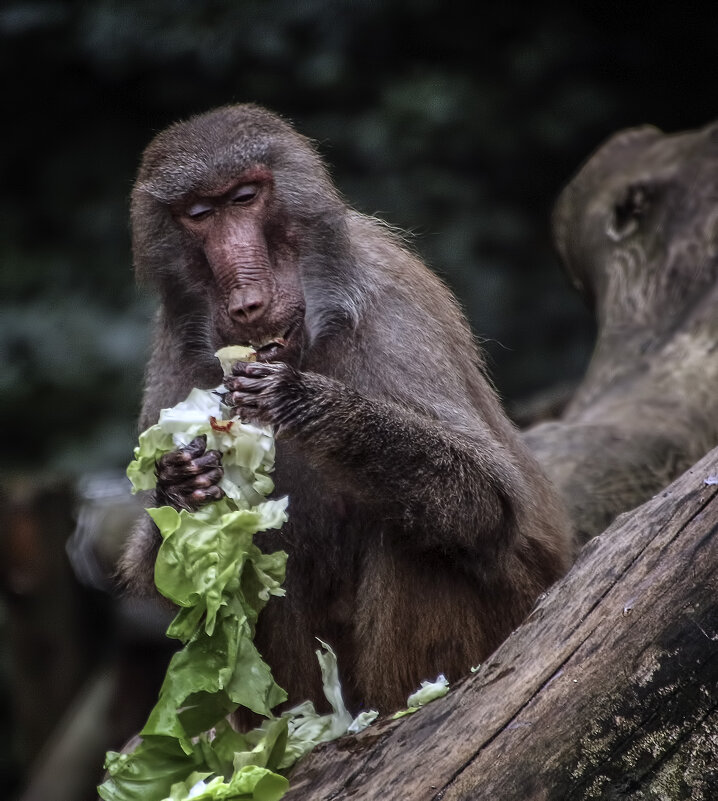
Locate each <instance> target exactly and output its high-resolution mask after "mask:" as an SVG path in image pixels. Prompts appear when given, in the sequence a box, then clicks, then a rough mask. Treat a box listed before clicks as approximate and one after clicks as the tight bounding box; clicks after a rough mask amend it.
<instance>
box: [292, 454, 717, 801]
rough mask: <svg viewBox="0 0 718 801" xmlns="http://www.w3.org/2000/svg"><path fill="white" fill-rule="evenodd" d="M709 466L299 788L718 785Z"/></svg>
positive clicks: (558, 799)
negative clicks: (472, 658)
mask: <svg viewBox="0 0 718 801" xmlns="http://www.w3.org/2000/svg"><path fill="white" fill-rule="evenodd" d="M711 476H712V477H716V476H718V449H715V450H713V451H712V452H711V453H709V454H708V455H707V456H706V457H705V458H704V459H703V460H702V461H701V462H699V463H698V464H697V465H695V466H694V467H693V468H691V469H689V470H688V471H687V472H686V473H685V474H684V475H683V476H681V477H680V478H679V479H678V480H676V481H675V482H674V483H673V484H672V485H671V486H670V487H668V488H667V489H665V490H663V491H662V492H660V493H659V494H658V495H657V496H655V497H654V498H652V499H651V500H650V501H648V502H647V503H645V504H644V505H643V506H641V507H640V508H638V509H637V510H635V511H634V512H632V513H630V514H627V515H622V516H621V517H620V518H619V519H617V520H616V521H615V523H614V524H613V525H612V526H611V527H610V528H609V529H608V530H607V531H606V532H605V533H604V534H602V535H600V536H598V537H596V538H595V539H593V540H592V541H591V542H590V543H589V544H588V545H587V546H586V547H585V548H584V550H583V551H582V553H581V555H580V557H579V559H578V561H577V563H576V565H575V567H574V568H573V570H572V571H571V572H570V573H569V575H568V576H566V578H565V579H563V580H562V581H561V582H559V583H558V584H557V585H555V586H554V587H553V588H552V589H551V590H550V591H549V593H547V594H546V596H544V597H543V598H542V599H541V600H540V601H539V603H538V604H537V605H536V607H535V609H534V611H533V612H532V614H531V615H530V617H529V619H528V620H527V622H526V623H525V624H524V625H522V626H521V627H520V628H519V629H517V630H516V631H515V632H514V634H513V635H512V636H511V637H510V638H509V639H508V640H507V641H506V642H505V643H504V645H502V646H501V647H500V648H499V649H498V650H497V651H496V652H495V653H494V654H493V655H492V656H491V657H490V658H489V660H488V661H487V662H486V663H484V664H483V665H482V666H481V668H480V670H479V671H478V672H477V673H476V674H475V675H473V676H472V677H470V678H467V679H465V680H464V681H463V682H462V683H460V684H459V685H457V686H455V687H454V688H453V689H452V691H451V692H450V693H449V695H448V696H446V697H445V698H443V699H441V700H438V701H435V702H433V703H432V704H430V705H429V706H428V707H426V708H425V709H422V710H420V711H419V712H417V713H416V714H415V715H413V716H411V717H409V718H404V719H402V720H399V721H388V720H385V721H380V722H379V723H377V724H374V725H373V726H371V727H370V728H369V729H367V730H366V731H365V732H363V733H362V734H361V735H358V736H356V737H347V738H343V739H341V740H339V741H338V742H336V743H333V744H330V745H328V746H325V747H323V748H321V749H318V750H317V751H315V752H314V753H313V754H312V755H310V756H309V757H308V758H307V759H305V760H304V761H303V762H302V763H301V764H300V765H299V766H298V767H297V768H296V769H295V771H294V774H293V776H291V777H290V778H291V783H292V789H291V790H290V792H289V794H288V795H287V796H286V799H287V801H290V799H300V798H301V799H313V800H315V801H323V800H326V801H329V799H332V801H339V799H350V798H351V799H352V800H353V801H359V799H378V798H385V799H412V801H423V800H424V799H426V801H428V800H429V799H433V800H434V801H438V799H442V801H458V800H459V799H492V801H494V800H495V801H503V800H504V799H507V800H512V799H517V800H518V799H520V800H521V801H569V800H570V799H602V800H608V799H618V798H630V799H635V801H649V800H650V801H658V800H659V799H660V801H664V800H668V799H670V800H671V801H673V799H676V800H677V799H680V800H681V801H685V800H686V799H691V800H692V801H695V800H696V799H714V798H716V797H718V570H717V568H718V486H717V485H716V484H713V483H711V482H710V481H708V482H707V480H708V479H710V477H711ZM717 480H718V479H717Z"/></svg>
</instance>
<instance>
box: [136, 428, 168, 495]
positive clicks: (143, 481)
mask: <svg viewBox="0 0 718 801" xmlns="http://www.w3.org/2000/svg"><path fill="white" fill-rule="evenodd" d="M174 447H175V446H174V442H173V441H172V435H171V434H169V433H168V432H167V431H164V430H163V429H161V428H160V427H159V426H152V427H151V428H148V429H147V431H144V432H143V433H142V434H140V438H139V442H138V445H137V447H136V448H135V458H134V460H133V461H132V462H130V464H129V465H128V467H127V478H129V479H130V481H131V483H132V492H138V491H139V490H149V489H154V487H155V486H156V485H157V476H156V475H155V464H156V462H157V460H158V459H159V458H160V456H162V455H163V454H165V453H168V452H169V451H171V450H174Z"/></svg>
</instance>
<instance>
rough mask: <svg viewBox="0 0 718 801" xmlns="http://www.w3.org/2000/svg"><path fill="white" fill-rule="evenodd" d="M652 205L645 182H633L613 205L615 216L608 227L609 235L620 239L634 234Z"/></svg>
mask: <svg viewBox="0 0 718 801" xmlns="http://www.w3.org/2000/svg"><path fill="white" fill-rule="evenodd" d="M649 205H650V196H649V191H648V188H647V187H646V186H644V185H643V184H631V185H629V186H627V187H626V189H625V190H624V192H623V195H622V196H621V197H620V198H619V200H617V201H616V203H615V204H614V206H613V216H612V219H611V222H610V225H609V228H608V235H609V236H610V237H611V239H613V240H614V241H616V242H617V241H619V240H620V239H623V238H624V237H626V236H629V235H630V234H632V233H633V232H634V231H635V230H636V229H637V228H638V223H639V221H640V220H641V219H642V218H643V217H644V216H645V214H646V212H647V211H648V207H649Z"/></svg>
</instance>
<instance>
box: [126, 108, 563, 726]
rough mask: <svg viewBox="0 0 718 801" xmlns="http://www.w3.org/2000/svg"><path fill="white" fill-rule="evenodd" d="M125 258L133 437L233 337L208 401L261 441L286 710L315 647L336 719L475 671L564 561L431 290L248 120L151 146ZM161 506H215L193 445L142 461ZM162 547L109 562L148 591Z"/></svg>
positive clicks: (153, 544) (516, 447)
mask: <svg viewBox="0 0 718 801" xmlns="http://www.w3.org/2000/svg"><path fill="white" fill-rule="evenodd" d="M131 218H132V232H133V254H134V262H135V266H136V270H137V274H138V277H139V279H140V280H142V281H147V282H150V283H151V284H153V285H154V286H155V287H156V288H157V290H158V291H159V295H160V299H161V306H160V310H159V316H158V319H157V328H156V337H155V342H154V350H153V352H152V355H151V358H150V360H149V365H148V368H147V384H146V390H145V396H144V405H143V409H142V414H141V418H140V427H141V428H145V427H146V426H149V425H151V424H152V423H154V422H155V421H156V419H157V416H158V413H159V410H160V409H161V408H163V407H168V406H172V405H173V404H175V403H177V402H178V401H180V400H182V399H183V398H184V397H185V396H186V395H187V393H188V392H189V390H190V389H191V388H192V387H195V386H196V387H204V388H210V387H215V386H217V385H218V384H219V383H220V382H221V381H222V373H221V370H220V368H219V365H218V363H217V361H216V359H214V357H213V353H214V352H215V351H216V350H217V349H218V348H220V347H222V346H224V345H230V344H251V345H253V346H254V347H255V348H256V349H257V351H258V355H259V361H258V362H257V363H255V364H249V365H240V366H238V367H236V368H235V371H234V375H233V376H231V377H229V378H228V379H227V380H226V387H227V390H228V393H229V395H228V396H227V397H228V399H229V402H230V403H231V405H233V407H234V408H235V409H236V410H237V411H238V412H240V413H241V414H242V416H243V417H244V418H245V419H248V420H250V421H254V422H258V423H262V424H271V425H273V426H274V428H275V431H276V436H277V455H276V473H275V482H276V494H277V495H279V496H281V495H285V494H287V495H288V496H289V522H288V523H287V524H286V525H285V526H284V528H283V529H282V530H281V531H280V532H267V533H263V534H261V535H259V543H260V544H261V547H262V548H263V549H265V550H272V549H275V548H278V547H281V548H283V549H285V550H286V551H287V552H288V553H289V560H288V566H287V578H286V584H285V586H286V591H287V594H286V597H285V598H275V599H272V600H271V601H270V603H269V604H268V606H267V608H266V609H265V610H264V612H263V613H262V615H261V617H260V619H259V623H258V628H257V635H256V641H257V645H258V647H259V649H260V652H261V653H262V654H263V656H264V658H265V659H266V660H267V662H268V664H269V665H270V666H271V668H272V670H273V673H274V675H275V678H276V679H277V681H278V682H279V684H280V685H282V686H283V687H284V688H285V689H286V690H287V691H288V693H289V698H290V701H294V702H297V701H301V700H304V699H305V698H310V699H312V700H313V701H315V703H317V704H318V705H319V706H320V707H324V706H325V703H324V702H323V697H322V693H321V684H320V676H319V670H318V669H317V664H316V659H315V656H314V650H315V648H316V640H315V637H316V636H318V637H321V638H322V639H323V640H325V641H326V642H328V643H330V644H331V645H332V646H333V647H334V649H335V651H336V653H337V656H338V661H339V670H340V675H341V678H342V683H343V689H344V693H345V699H346V701H347V705H348V706H349V708H350V709H352V710H353V711H355V712H356V711H359V710H360V709H362V708H369V707H374V708H377V709H379V710H381V711H391V710H392V709H395V708H398V707H400V706H402V705H403V704H404V703H405V701H406V696H407V694H408V693H409V692H411V691H412V690H413V689H415V688H416V686H418V683H419V682H420V681H421V680H422V679H426V678H435V677H436V675H437V674H438V673H439V672H444V673H445V674H446V675H447V676H448V677H449V678H450V679H452V678H453V679H456V678H458V677H459V676H460V675H462V674H464V673H466V672H467V671H468V669H469V667H470V666H471V665H475V664H476V663H477V662H479V661H481V660H482V659H484V658H485V657H486V656H487V655H488V654H489V653H490V652H491V651H492V650H493V649H494V648H496V646H497V645H498V644H499V643H500V642H501V641H502V640H503V639H504V638H505V637H506V636H507V635H508V634H509V633H510V632H511V630H512V629H513V628H514V627H516V626H517V625H518V624H519V623H520V622H521V620H522V619H523V618H524V617H525V615H526V614H527V613H528V611H529V610H530V608H531V606H532V604H533V603H534V601H535V599H536V597H537V596H538V595H539V594H540V593H541V592H542V591H543V590H544V589H546V588H547V587H548V586H549V585H550V584H551V583H552V582H553V581H555V580H556V579H557V578H558V577H559V576H561V575H562V574H563V573H564V572H565V571H566V570H567V568H568V566H569V564H570V562H571V557H572V547H573V544H572V540H571V536H570V534H569V529H568V524H567V521H566V517H565V512H564V510H563V507H562V504H561V502H560V501H559V499H558V496H557V493H556V492H555V491H554V489H553V488H552V486H551V484H550V483H549V482H548V480H547V479H546V478H545V476H544V475H543V473H542V472H541V470H540V468H539V467H538V464H537V462H536V461H535V460H534V458H533V457H532V456H531V455H530V453H529V452H528V450H527V448H526V447H525V445H524V444H523V442H522V440H521V438H520V437H519V436H518V434H517V432H516V430H515V429H514V427H513V426H512V424H511V423H509V421H508V420H507V418H506V416H505V415H504V413H503V411H502V409H501V406H500V404H499V401H498V400H497V397H496V394H495V392H494V390H493V389H492V386H491V384H490V382H489V380H488V379H487V376H486V369H485V365H484V361H483V359H482V356H481V354H480V352H479V350H478V348H477V346H476V344H475V342H474V339H473V337H472V335H471V333H470V330H469V328H468V325H467V323H466V321H465V320H464V318H463V316H462V314H461V312H460V310H459V307H458V305H457V303H456V302H455V300H454V298H453V297H452V295H451V294H450V293H449V291H448V290H447V288H446V287H445V286H444V285H443V284H442V283H441V282H440V280H439V279H438V278H437V277H435V275H434V274H432V273H431V272H430V271H429V270H428V269H427V267H425V266H424V264H422V262H421V261H420V260H419V259H418V258H417V257H416V256H415V255H414V254H413V253H412V252H411V250H410V249H409V248H408V247H407V246H406V244H405V243H404V241H403V239H402V238H401V237H400V236H399V235H397V234H396V233H394V232H392V231H391V230H390V229H389V228H388V227H387V226H386V225H385V224H383V223H381V222H379V221H378V220H376V219H372V218H369V217H366V216H364V215H362V214H360V213H358V212H356V211H354V210H353V209H351V208H349V207H347V205H346V204H345V203H344V202H343V200H342V199H341V197H340V195H339V193H338V192H337V190H336V188H335V187H334V185H333V184H332V181H331V179H330V177H329V175H328V172H327V169H326V167H325V166H324V164H323V162H322V160H321V159H320V157H319V155H318V153H317V151H316V150H315V148H314V147H313V145H312V144H311V143H310V142H309V141H308V140H307V139H306V138H304V137H303V136H301V135H300V134H298V133H297V132H296V131H295V130H294V129H293V128H292V127H291V126H290V125H289V124H288V123H287V122H285V121H284V120H282V119H281V118H280V117H278V116H276V115H275V114H273V113H270V112H268V111H266V110H264V109H262V108H259V107H257V106H253V105H237V106H228V107H224V108H220V109H217V110H215V111H211V112H209V113H206V114H203V115H200V116H196V117H194V118H192V119H190V120H189V121H187V122H182V123H178V124H175V125H172V126H171V127H170V128H168V129H167V130H166V131H164V132H163V133H160V134H159V135H158V136H157V137H156V138H155V139H154V141H153V142H152V143H151V144H150V145H149V147H148V148H147V150H146V151H145V153H144V157H143V160H142V164H141V167H140V170H139V175H138V178H137V182H136V184H135V187H134V190H133V194H132V208H131ZM158 475H159V480H160V487H161V490H160V497H159V498H158V499H156V500H158V501H159V502H167V501H169V502H171V503H174V504H175V505H176V506H178V507H180V506H185V507H188V508H196V507H197V506H198V505H199V504H201V503H204V502H206V501H208V500H211V499H212V498H215V497H217V495H218V493H219V490H218V487H217V486H216V482H217V480H218V477H219V476H220V475H221V464H220V460H219V457H218V454H216V453H212V452H210V453H204V444H203V443H202V442H196V443H194V444H193V445H192V446H191V447H190V448H189V449H187V450H186V451H184V452H176V453H175V454H173V455H171V456H167V457H165V459H163V460H162V461H161V462H160V464H159V465H158ZM158 540H159V535H158V533H157V531H156V530H155V529H154V528H153V526H152V524H151V522H150V521H149V519H148V520H145V521H143V523H142V525H141V526H140V527H139V528H138V529H137V530H136V531H135V532H134V534H133V536H132V537H131V540H130V542H129V545H128V549H127V551H126V554H125V556H124V560H123V567H122V569H123V573H124V576H125V579H126V582H127V584H128V585H129V587H130V588H131V589H133V590H135V591H138V592H143V591H144V592H149V591H150V588H151V584H152V579H151V568H152V564H153V559H154V555H155V553H156V548H157V545H158Z"/></svg>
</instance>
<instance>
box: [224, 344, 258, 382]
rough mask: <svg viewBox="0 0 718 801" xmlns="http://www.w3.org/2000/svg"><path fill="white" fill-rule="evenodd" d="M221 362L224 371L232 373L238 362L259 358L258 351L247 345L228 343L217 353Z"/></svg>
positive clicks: (226, 373) (227, 373) (228, 373)
mask: <svg viewBox="0 0 718 801" xmlns="http://www.w3.org/2000/svg"><path fill="white" fill-rule="evenodd" d="M214 355H215V356H216V357H217V358H218V359H219V363H220V364H221V365H222V372H223V373H224V374H225V375H231V373H232V367H233V366H234V365H235V364H236V363H237V362H254V361H256V360H257V351H256V350H255V349H254V348H249V347H247V346H246V345H228V346H227V347H226V348H220V349H219V350H218V351H217V352H216V353H215V354H214Z"/></svg>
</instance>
